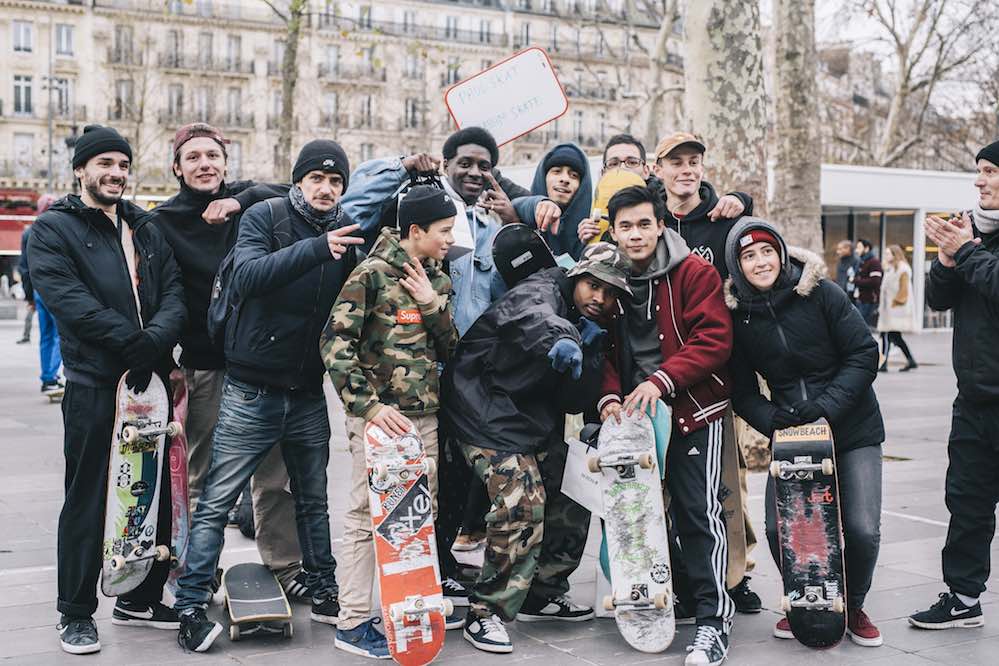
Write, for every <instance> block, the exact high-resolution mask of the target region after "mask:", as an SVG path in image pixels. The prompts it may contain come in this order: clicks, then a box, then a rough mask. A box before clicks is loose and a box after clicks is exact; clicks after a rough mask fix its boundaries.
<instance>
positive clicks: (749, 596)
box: [728, 576, 763, 613]
mask: <svg viewBox="0 0 999 666" xmlns="http://www.w3.org/2000/svg"><path fill="white" fill-rule="evenodd" d="M728 596H730V597H732V601H734V602H735V610H737V611H739V612H740V613H759V612H760V611H761V610H763V602H762V601H760V597H759V595H758V594H756V593H755V592H753V591H752V590H751V589H749V576H743V577H742V580H741V581H739V584H738V585H736V586H735V587H733V588H732V589H731V590H729V591H728Z"/></svg>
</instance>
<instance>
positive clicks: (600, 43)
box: [597, 32, 607, 55]
mask: <svg viewBox="0 0 999 666" xmlns="http://www.w3.org/2000/svg"><path fill="white" fill-rule="evenodd" d="M606 48H607V40H605V39H604V33H602V32H598V33H597V55H603V54H604V50H605V49H606Z"/></svg>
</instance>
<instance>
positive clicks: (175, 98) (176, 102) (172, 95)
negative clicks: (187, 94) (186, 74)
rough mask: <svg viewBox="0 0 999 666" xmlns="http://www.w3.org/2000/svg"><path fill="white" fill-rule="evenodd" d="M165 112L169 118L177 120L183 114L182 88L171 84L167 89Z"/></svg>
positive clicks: (179, 85)
mask: <svg viewBox="0 0 999 666" xmlns="http://www.w3.org/2000/svg"><path fill="white" fill-rule="evenodd" d="M167 112H168V113H169V114H170V117H171V118H179V117H180V115H181V114H182V113H183V112H184V86H183V85H181V84H179V83H172V84H170V86H168V87H167Z"/></svg>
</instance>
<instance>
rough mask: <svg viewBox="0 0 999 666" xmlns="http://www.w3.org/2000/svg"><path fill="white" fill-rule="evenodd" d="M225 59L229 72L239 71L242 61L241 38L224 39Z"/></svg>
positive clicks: (232, 36) (237, 36)
mask: <svg viewBox="0 0 999 666" xmlns="http://www.w3.org/2000/svg"><path fill="white" fill-rule="evenodd" d="M225 59H226V65H227V66H228V68H229V71H239V69H240V66H241V65H242V60H243V38H242V37H240V36H239V35H228V36H226V38H225Z"/></svg>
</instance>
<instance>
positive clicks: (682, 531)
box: [666, 419, 735, 632]
mask: <svg viewBox="0 0 999 666" xmlns="http://www.w3.org/2000/svg"><path fill="white" fill-rule="evenodd" d="M721 452H722V420H721V419H719V420H717V421H714V422H713V423H711V424H709V425H708V426H707V427H705V428H702V429H700V430H697V431H695V432H692V433H690V434H684V433H683V432H681V431H679V430H678V429H676V428H674V431H673V435H672V437H671V438H670V443H669V452H668V453H667V455H666V485H667V487H668V488H669V492H670V494H671V495H672V497H673V500H672V507H671V513H672V514H673V517H674V519H675V525H674V527H675V535H676V536H677V537H679V539H680V548H681V549H682V555H681V557H682V558H683V565H684V567H685V568H686V570H687V575H688V578H689V581H690V588H691V592H692V593H693V597H694V601H695V602H696V608H695V612H696V615H697V623H698V624H709V625H712V626H714V627H716V628H718V629H721V630H722V631H725V632H727V631H728V628H729V626H730V624H731V620H732V616H733V615H734V614H735V604H734V603H733V601H732V599H731V597H729V596H728V591H727V590H726V586H725V576H726V567H727V566H728V545H727V540H726V535H725V514H724V512H723V511H722V503H721V500H720V499H719V498H718V489H719V486H720V485H721V460H722V455H721Z"/></svg>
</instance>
